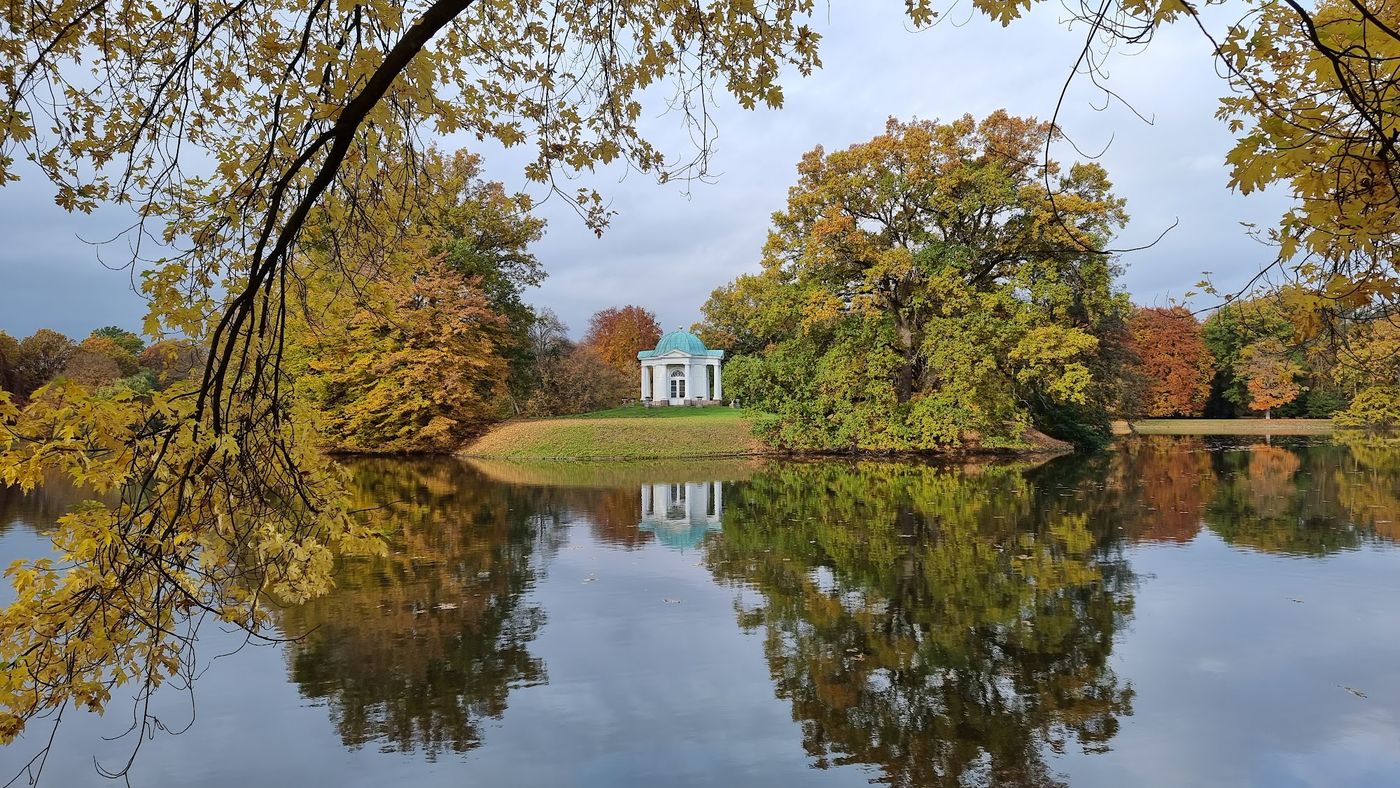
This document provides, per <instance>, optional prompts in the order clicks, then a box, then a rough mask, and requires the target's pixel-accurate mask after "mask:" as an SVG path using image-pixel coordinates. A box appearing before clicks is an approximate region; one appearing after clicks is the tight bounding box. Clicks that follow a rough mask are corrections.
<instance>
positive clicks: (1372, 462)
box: [1333, 436, 1400, 540]
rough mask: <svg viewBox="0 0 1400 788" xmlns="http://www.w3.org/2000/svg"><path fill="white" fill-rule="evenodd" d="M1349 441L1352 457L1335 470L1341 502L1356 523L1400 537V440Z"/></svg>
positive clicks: (1386, 534) (1335, 481)
mask: <svg viewBox="0 0 1400 788" xmlns="http://www.w3.org/2000/svg"><path fill="white" fill-rule="evenodd" d="M1345 443H1346V444H1347V446H1348V449H1349V454H1348V460H1350V461H1349V462H1344V463H1342V464H1341V465H1339V467H1338V468H1337V469H1336V471H1335V472H1334V474H1333V475H1334V483H1335V484H1336V487H1337V500H1338V502H1340V503H1341V505H1342V506H1343V507H1345V508H1346V510H1347V512H1348V513H1349V514H1350V515H1351V518H1352V521H1353V522H1355V523H1356V524H1358V525H1360V526H1362V527H1365V528H1368V529H1370V530H1371V531H1373V532H1374V533H1375V534H1376V535H1377V536H1381V537H1384V538H1386V539H1390V540H1400V444H1397V443H1395V442H1393V441H1390V442H1382V441H1378V440H1375V439H1374V438H1368V437H1367V436H1357V437H1355V438H1351V439H1349V440H1346V441H1345Z"/></svg>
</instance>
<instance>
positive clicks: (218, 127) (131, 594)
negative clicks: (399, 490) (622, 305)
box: [0, 0, 819, 740]
mask: <svg viewBox="0 0 1400 788" xmlns="http://www.w3.org/2000/svg"><path fill="white" fill-rule="evenodd" d="M105 11H106V9H103V8H100V7H97V6H83V5H60V6H54V5H53V4H51V3H47V2H40V0H20V2H16V3H11V4H9V5H7V6H6V7H5V10H4V11H3V12H0V13H3V15H4V21H5V24H4V25H3V26H0V54H3V57H0V81H3V83H4V84H5V85H6V88H7V89H6V91H5V93H4V98H3V99H0V100H3V101H4V102H5V103H4V108H3V111H0V118H3V122H0V182H6V181H9V180H12V179H14V178H15V177H17V175H18V173H19V172H20V168H19V166H18V164H17V162H18V161H19V160H20V159H27V160H29V161H30V162H32V163H33V164H34V165H35V166H37V167H38V169H39V171H40V172H41V173H42V174H43V176H44V177H46V178H48V179H49V180H50V181H51V182H52V183H53V184H54V186H55V190H56V195H55V196H56V200H57V202H58V204H59V205H60V206H63V207H66V208H69V209H71V210H80V211H89V210H92V209H94V208H95V207H97V206H98V205H100V204H107V203H112V204H117V205H129V206H131V207H132V208H133V212H134V214H135V216H137V217H138V218H139V221H138V222H137V223H136V224H135V226H133V228H132V233H133V236H132V237H133V238H140V239H141V240H142V241H143V242H144V241H145V240H146V239H160V240H162V241H164V242H165V247H164V248H162V249H160V250H159V251H158V252H156V253H155V255H154V256H156V257H158V259H157V260H154V261H150V260H145V259H141V260H137V259H134V258H135V255H142V254H143V252H144V251H149V250H151V246H150V244H147V243H137V242H135V241H133V243H132V244H131V248H132V249H133V250H135V254H134V258H133V260H132V262H133V264H136V263H140V264H141V265H140V268H141V269H142V270H143V272H144V273H143V276H142V287H143V290H144V291H145V293H146V294H147V295H148V296H149V297H150V304H151V311H150V313H149V315H148V318H147V322H146V324H145V326H144V327H143V333H145V334H148V335H151V336H170V335H174V336H186V337H189V338H191V339H194V340H195V341H197V342H200V343H201V344H202V345H204V346H206V347H208V348H209V351H210V352H209V355H208V362H207V364H206V366H205V367H204V369H203V370H202V372H201V374H200V377H199V379H198V380H197V381H195V382H193V383H192V384H190V385H189V386H184V385H182V384H176V385H174V386H171V387H169V388H168V389H166V390H164V391H161V392H158V396H155V397H153V398H151V399H149V400H141V401H139V402H138V401H135V400H133V401H131V402H129V403H128V404H127V406H125V407H124V408H118V409H116V410H110V411H109V410H106V409H102V410H97V411H94V410H87V409H85V408H82V407H75V408H71V409H68V410H64V409H62V408H46V407H44V408H40V407H36V408H20V407H19V406H17V405H16V404H15V403H14V402H12V401H10V400H8V399H6V398H5V397H0V422H3V423H4V424H6V425H7V426H8V425H12V424H17V423H19V422H21V421H23V422H26V423H33V424H34V427H35V429H34V430H33V431H32V433H31V434H36V435H37V434H44V435H53V436H56V438H57V439H59V440H60V441H66V440H68V436H78V435H83V436H85V437H88V438H90V439H91V440H90V441H89V442H88V443H83V444H81V446H82V447H89V446H95V447H103V448H102V449H101V450H103V451H107V450H113V451H114V452H115V454H116V455H117V456H120V457H124V458H125V459H126V460H127V461H128V463H130V464H129V466H128V467H127V468H126V470H125V471H123V472H120V473H119V472H118V471H117V470H116V468H117V467H118V465H119V464H117V463H114V462H108V461H107V459H108V458H107V457H105V456H104V457H102V458H97V457H93V456H91V455H85V454H83V453H82V451H79V448H80V444H77V443H74V444H73V445H69V446H65V447H64V448H65V449H67V450H66V451H62V452H60V451H54V449H55V448H57V447H56V446H53V445H38V444H35V443H34V442H32V441H18V442H16V441H11V440H7V439H3V438H0V441H4V442H0V475H3V476H4V477H5V479H6V481H7V482H18V483H22V484H25V485H32V484H33V483H34V480H35V479H37V478H39V476H41V475H42V473H43V472H45V471H46V470H48V469H51V468H57V469H60V470H63V471H64V472H72V473H81V474H84V475H87V476H91V474H92V473H93V471H92V469H93V468H96V467H102V468H103V469H104V473H108V474H111V475H110V476H108V477H106V478H102V479H100V480H99V481H100V482H101V483H102V485H103V486H108V487H119V488H121V489H123V490H126V491H127V492H126V494H125V495H124V496H123V499H122V501H121V502H120V503H119V504H117V505H115V506H112V507H107V508H102V507H92V508H91V509H90V510H84V512H83V513H82V515H81V516H75V517H73V518H70V519H69V520H65V521H64V525H63V526H62V529H61V530H60V532H58V533H56V534H55V540H56V542H58V543H60V544H66V545H83V546H86V545H89V544H92V545H103V546H104V550H103V551H102V552H101V553H100V554H98V553H97V552H96V551H95V550H88V549H86V548H85V549H84V550H79V551H76V552H75V551H68V553H66V554H65V555H64V556H63V557H62V558H63V560H62V562H61V563H62V565H63V566H64V567H71V566H79V567H83V568H84V571H64V572H63V573H62V574H61V575H60V574H58V572H57V571H56V570H51V569H50V568H49V567H48V566H47V565H45V564H27V565H26V566H25V567H24V571H25V572H32V573H35V574H38V575H42V576H43V577H44V578H45V579H46V581H45V582H37V583H32V584H27V585H25V588H24V592H23V593H21V594H19V595H18V597H17V599H16V601H15V602H14V603H13V604H12V606H11V613H12V615H11V616H10V617H9V618H4V619H0V661H3V662H5V663H7V664H13V663H14V662H15V660H16V659H18V658H19V657H20V655H25V660H26V661H25V662H24V663H23V664H22V665H20V666H19V671H20V672H18V673H14V674H12V680H11V681H10V682H9V683H8V684H7V685H6V690H5V692H4V693H3V695H0V707H2V708H3V709H5V710H6V711H7V712H8V716H7V717H5V720H6V722H5V725H4V726H3V730H0V734H3V736H4V738H5V739H6V740H8V739H9V738H12V737H13V736H15V735H17V734H18V733H19V732H20V731H21V730H22V729H23V727H24V725H25V723H26V722H27V721H28V720H29V719H31V718H32V717H33V716H34V715H36V714H39V713H42V712H45V711H48V710H51V709H54V708H58V707H61V706H63V705H65V704H67V703H68V702H69V701H77V702H80V703H84V704H89V705H92V706H93V707H96V708H100V707H102V706H103V705H105V703H106V699H107V697H108V695H107V691H108V690H109V689H110V688H112V687H113V686H114V685H115V684H119V683H121V682H122V677H127V678H130V677H136V680H138V681H142V682H144V683H145V684H146V685H148V686H154V685H155V684H157V683H159V681H160V679H161V678H162V677H164V676H168V675H169V674H170V673H172V672H175V671H176V670H178V668H179V666H181V665H184V664H186V663H185V656H186V655H184V653H183V648H184V646H185V645H187V644H188V643H189V640H188V639H186V638H185V637H182V636H179V635H178V634H173V633H179V632H181V631H182V630H181V629H180V627H179V624H180V623H181V620H180V616H181V614H182V613H183V612H185V611H191V610H194V611H212V612H213V613H214V614H215V615H216V616H218V617H220V618H222V619H223V620H224V621H226V622H233V623H240V624H242V625H245V626H247V627H248V628H249V629H250V631H253V632H256V631H258V629H259V627H260V621H259V620H258V618H259V616H260V615H261V614H260V613H259V612H258V611H257V610H256V609H255V608H254V607H253V606H252V605H250V604H249V602H250V598H251V597H255V596H256V595H257V593H259V592H260V590H261V589H263V588H265V587H267V586H272V585H281V586H282V587H283V589H282V590H283V591H284V592H288V593H292V594H293V596H306V595H309V594H314V593H318V592H319V591H320V590H323V589H324V588H325V587H326V582H325V576H326V573H327V572H328V571H329V562H328V561H327V560H324V559H325V557H326V555H327V552H328V550H329V546H330V545H334V544H342V546H344V544H352V543H353V544H362V543H363V542H362V540H361V539H360V538H359V536H358V535H360V534H363V533H364V532H363V529H361V528H360V527H359V525H358V524H357V522H356V520H355V519H354V518H353V517H351V516H350V512H349V511H348V510H347V508H346V505H345V503H344V502H345V494H344V491H343V489H341V486H340V483H339V482H338V481H337V479H338V477H337V475H336V474H335V473H333V472H332V471H331V469H330V468H329V467H328V466H327V465H326V462H325V461H324V460H323V459H321V458H319V457H318V455H317V454H316V453H315V452H313V451H309V450H307V449H306V447H305V446H304V445H300V444H305V443H306V440H305V438H306V436H307V435H308V434H309V431H308V430H307V428H306V426H305V424H304V422H302V421H301V418H302V416H304V415H305V414H304V409H303V408H302V406H301V405H300V404H299V403H298V402H296V400H295V394H294V392H295V391H296V387H295V386H294V385H293V384H292V383H291V381H289V380H288V378H287V374H286V370H284V369H283V368H282V357H283V352H284V350H285V349H286V342H285V340H286V330H287V327H288V316H289V311H290V310H289V306H290V304H289V303H288V299H289V298H291V297H292V294H293V289H294V288H293V287H292V286H291V285H292V284H293V283H295V282H297V281H299V280H300V279H301V278H302V277H303V275H304V273H305V272H303V271H300V270H298V265H299V262H298V261H299V260H300V259H301V257H300V256H301V254H302V252H303V251H304V250H303V247H304V246H305V245H306V244H308V243H311V244H316V243H322V242H325V241H327V240H328V239H331V238H333V239H334V242H335V244H337V245H338V247H339V248H340V249H341V250H346V249H350V250H355V249H356V247H359V249H360V251H364V250H366V249H372V248H374V247H376V246H377V245H378V244H379V240H380V239H381V238H382V237H383V236H384V235H385V230H386V227H394V228H397V227H400V226H403V225H405V224H408V223H411V219H412V217H411V216H410V215H409V214H411V213H412V211H413V210H414V207H413V206H414V204H415V203H414V202H413V201H409V202H402V203H397V204H393V203H391V202H390V201H388V200H384V199H383V196H384V194H385V193H386V192H385V190H384V189H383V188H382V187H383V186H384V185H385V184H388V183H392V182H394V181H395V180H396V179H400V181H401V178H402V176H401V171H402V163H403V162H405V161H413V160H415V159H416V157H417V155H418V154H420V153H421V152H422V151H421V148H420V147H419V140H420V139H421V138H422V135H423V134H424V133H425V132H427V131H429V130H431V131H432V132H434V133H437V134H443V135H448V134H457V133H460V134H463V135H475V136H477V137H479V138H484V139H491V140H494V141H497V142H500V143H501V144H503V145H505V146H508V147H509V146H517V145H527V144H528V145H529V146H530V147H531V148H532V150H533V151H534V155H532V156H529V157H527V158H528V159H529V163H528V164H527V165H526V172H525V174H526V176H527V177H529V178H530V179H531V180H532V181H534V182H537V183H540V184H545V185H546V186H547V187H548V188H552V189H553V190H554V191H556V192H557V193H559V194H560V196H561V197H563V198H565V199H569V200H572V201H573V204H574V205H576V206H577V207H578V210H579V212H580V213H581V214H582V215H583V216H584V218H585V220H586V221H588V222H589V223H590V225H591V226H592V227H595V228H598V229H601V228H602V226H603V225H604V224H606V222H607V220H608V218H609V213H608V210H607V208H606V203H605V201H604V200H603V199H602V196H601V195H598V194H596V193H595V192H593V191H592V190H590V189H589V188H588V187H587V186H586V185H585V186H583V187H582V188H581V189H580V190H578V191H574V192H565V190H564V188H563V187H562V186H560V185H559V184H562V183H566V182H567V179H568V178H569V177H570V176H574V175H580V174H587V173H589V172H591V171H592V170H593V169H594V168H595V167H598V166H602V165H607V164H609V163H617V164H619V165H627V166H631V167H633V168H635V169H636V170H639V171H642V172H646V173H649V174H653V175H655V176H656V177H658V178H659V179H663V180H665V179H670V178H674V177H685V176H687V175H694V174H703V173H704V168H705V165H706V163H707V162H708V160H709V158H708V153H709V151H710V141H711V140H712V139H713V133H714V128H713V125H712V122H713V121H712V118H711V116H710V115H709V114H708V108H709V106H710V105H711V98H712V96H713V95H714V94H715V92H717V91H720V90H723V91H727V92H728V93H729V94H730V95H732V96H733V97H734V98H735V100H737V101H738V103H739V104H740V105H741V106H743V107H749V108H751V107H756V106H758V105H766V106H772V107H776V106H778V105H780V104H781V103H782V99H783V93H782V88H781V84H780V79H781V78H782V77H783V75H784V73H785V72H790V71H798V72H802V73H806V72H809V71H810V70H811V69H812V68H815V67H816V66H817V65H818V62H819V61H818V58H817V42H818V37H817V36H816V35H815V34H814V33H813V32H812V31H811V30H810V29H809V27H808V26H807V20H808V18H809V16H810V14H811V13H812V12H813V3H812V2H811V0H780V1H779V2H776V3H771V4H764V5H762V6H754V5H734V4H729V3H713V4H706V5H701V6H696V5H688V4H682V5H676V4H669V3H654V2H638V1H633V0H629V1H628V2H622V3H616V4H612V5H610V7H608V8H607V9H600V7H598V6H597V5H596V4H594V3H577V2H564V1H558V0H539V1H538V2H536V1H534V0H532V1H531V2H526V3H513V4H504V3H500V2H495V1H494V0H412V1H411V2H402V3H385V2H371V3H361V4H355V5H353V6H344V5H340V4H334V3H313V4H310V5H308V4H306V3H299V2H287V1H286V0H273V2H271V3H270V4H269V3H264V4H246V3H237V4H228V5H219V6H218V7H217V8H214V7H210V6H209V5H208V4H207V3H205V2H202V1H200V0H166V1H164V2H156V3H147V4H144V5H139V6H123V7H122V9H121V13H106V12H105ZM600 11H605V12H600ZM209 75H216V77H210V76H209ZM663 81H664V82H666V83H668V85H669V89H668V91H667V96H666V97H665V98H666V99H667V100H668V102H669V103H668V104H667V106H670V107H675V108H677V109H678V110H679V112H678V113H677V114H676V115H675V116H674V117H676V118H677V119H678V121H679V124H680V125H682V126H683V127H685V128H686V129H688V130H689V131H690V132H691V133H690V134H689V135H682V136H683V137H688V139H690V140H694V141H695V142H696V143H697V145H698V147H697V148H696V149H695V151H694V152H693V155H686V154H685V153H684V152H682V151H667V150H662V149H661V148H659V147H658V146H656V145H654V144H652V143H651V142H650V141H649V140H648V139H647V138H646V137H644V136H643V134H642V133H641V132H640V130H639V128H638V125H637V122H638V119H639V118H641V117H642V116H643V115H645V114H647V110H646V107H645V106H644V100H645V102H646V104H650V103H652V101H653V100H654V99H655V98H656V96H654V95H653V94H654V91H649V90H648V88H651V87H653V86H655V85H656V84H657V83H659V82H663ZM410 185H413V186H417V185H419V184H417V183H416V182H415V183H413V184H410ZM402 187H403V183H402V182H400V184H399V188H396V189H395V190H392V191H396V192H397V193H402V192H403V189H402ZM332 197H333V198H335V201H336V202H337V203H338V204H339V205H341V206H344V210H336V211H332V212H330V213H328V214H325V216H324V218H323V220H322V221H323V224H322V226H321V228H320V229H319V230H318V233H319V234H320V236H321V237H320V238H319V239H310V238H308V237H306V236H305V235H304V233H305V231H306V230H307V227H308V221H309V220H310V219H311V218H312V217H313V214H315V213H317V211H318V210H320V209H325V208H327V207H329V198H332ZM371 217H372V218H371ZM386 218H387V219H389V220H390V221H389V222H388V223H387V224H386V223H385V222H384V221H383V220H384V219H386ZM353 256H355V257H359V258H363V257H364V255H363V254H359V253H356V254H354V255H353ZM152 410H154V411H157V413H156V414H153V413H152V412H151V411H152ZM99 417H100V418H99ZM84 419H87V420H88V421H87V422H84V421H83V420H84ZM93 419H96V420H97V422H100V423H97V422H93V421H92V420H93ZM60 422H66V423H64V424H61V423H60ZM97 427H101V428H103V429H105V430H107V432H106V433H105V434H103V435H93V434H92V433H91V432H90V430H91V429H95V428H97ZM85 429H86V430H88V432H84V431H83V430H85ZM0 434H6V433H3V431H0ZM75 440H76V439H75ZM122 447H124V448H122ZM84 450H86V448H84ZM93 450H97V449H93ZM99 460H101V461H100V462H99ZM176 536H178V537H180V538H174V537H176ZM260 550H261V551H260ZM249 551H252V552H253V553H255V554H257V555H260V556H265V557H266V560H265V561H263V562H262V563H258V564H257V565H256V566H255V567H253V568H249V567H248V566H247V565H242V566H239V565H236V564H235V563H234V562H233V561H232V560H231V559H232V556H233V555H235V554H237V555H247V554H248V553H249ZM23 576H25V577H30V576H31V575H27V574H26V575H23ZM99 578H117V579H118V582H117V583H116V584H115V586H113V585H112V584H111V583H110V582H109V581H108V580H102V582H101V583H99V582H98V579H99ZM49 579H52V580H53V581H54V582H52V583H50V582H47V580H49ZM114 587H115V588H118V589H119V593H120V596H119V598H118V597H116V596H114V595H115V594H117V593H118V592H117V591H113V590H112V589H113V588H114ZM114 602H115V603H117V604H116V606H115V607H114V606H113V605H112V604H111V603H114ZM53 611H62V616H61V617H56V616H55V615H54V614H53ZM99 611H100V615H101V620H102V622H103V624H104V627H105V629H104V633H105V636H104V637H102V638H97V639H91V638H87V637H85V636H84V633H85V632H86V630H85V629H84V627H85V626H86V625H87V623H89V622H91V621H93V620H94V619H95V617H97V616H98V615H99ZM50 618H53V619H54V620H55V622H56V623H55V627H53V628H50V629H46V628H43V627H38V628H36V627H35V626H34V622H35V621H36V620H48V619H50ZM20 622H25V623H20ZM38 631H43V632H44V633H45V638H44V642H45V643H48V644H51V645H50V646H49V647H47V648H44V647H37V646H35V640H36V638H37V636H36V635H35V634H34V633H35V632H38ZM138 643H139V644H141V649H140V652H139V653H140V654H142V655H144V661H145V662H146V664H147V666H148V667H146V668H144V669H143V668H140V667H138V666H136V665H134V664H132V663H133V660H134V655H135V654H136V653H137V651H136V644H138ZM60 644H62V645H61V646H60ZM127 657H131V659H127ZM41 676H42V677H43V678H42V679H40V677H41ZM138 722H139V723H140V727H141V729H142V731H143V732H144V731H147V730H150V729H151V727H150V726H151V721H150V719H149V718H147V717H145V716H144V715H141V716H139V717H138Z"/></svg>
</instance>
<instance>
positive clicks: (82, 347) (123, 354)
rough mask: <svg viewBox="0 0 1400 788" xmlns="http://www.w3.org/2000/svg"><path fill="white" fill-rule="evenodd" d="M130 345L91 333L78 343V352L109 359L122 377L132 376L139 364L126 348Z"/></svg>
mask: <svg viewBox="0 0 1400 788" xmlns="http://www.w3.org/2000/svg"><path fill="white" fill-rule="evenodd" d="M129 347H130V343H126V344H123V343H121V342H118V341H117V340H115V339H112V338H111V337H109V336H103V335H99V334H98V333H96V332H93V333H92V334H91V335H90V336H89V337H88V338H87V339H84V340H83V341H82V342H80V343H78V352H80V353H92V354H95V355H99V356H103V357H105V358H108V359H111V361H112V363H113V364H115V365H116V366H117V371H118V372H120V373H121V375H122V376H126V375H134V374H136V371H137V370H138V369H140V368H141V364H140V362H139V361H138V360H137V358H136V355H134V354H133V353H132V352H131V351H130V350H129V349H128V348H129Z"/></svg>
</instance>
